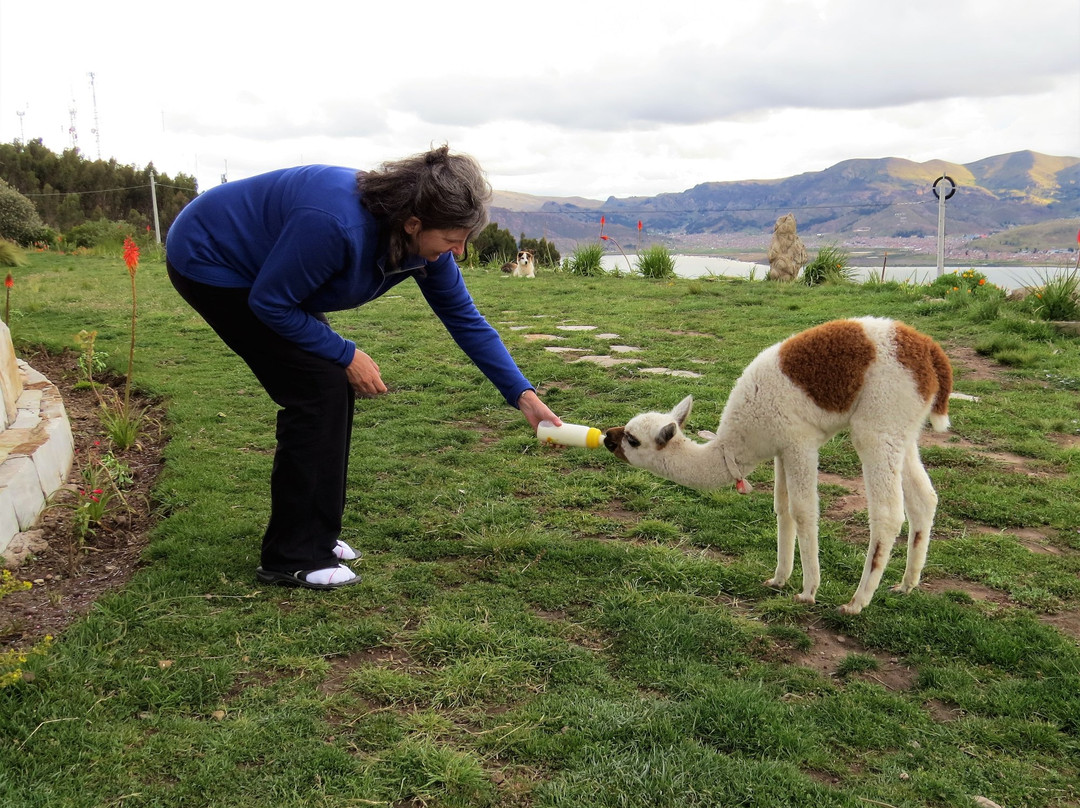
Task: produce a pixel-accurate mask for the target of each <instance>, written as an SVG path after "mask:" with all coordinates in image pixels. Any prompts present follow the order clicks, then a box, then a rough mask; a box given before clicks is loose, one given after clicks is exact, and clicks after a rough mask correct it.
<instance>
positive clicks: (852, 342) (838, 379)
mask: <svg viewBox="0 0 1080 808" xmlns="http://www.w3.org/2000/svg"><path fill="white" fill-rule="evenodd" d="M951 392H952V368H951V366H950V365H949V360H948V357H946V356H945V352H944V351H943V350H942V349H941V346H940V345H938V344H937V343H936V342H934V341H933V340H932V339H930V337H927V336H926V335H924V334H920V333H919V332H918V331H916V330H915V329H913V328H911V327H910V326H907V325H904V324H903V323H900V322H896V321H894V320H887V319H883V318H876V317H865V318H859V319H854V320H834V321H832V322H828V323H825V324H823V325H819V326H817V327H816V328H811V329H809V330H808V331H803V332H802V333H799V334H795V335H794V336H792V337H789V338H788V339H786V340H784V341H783V342H780V343H777V344H776V345H773V346H772V347H770V348H766V349H765V350H764V351H762V352H761V353H760V354H759V355H758V356H757V358H756V359H754V360H753V361H752V362H751V363H750V364H749V365H748V366H747V368H746V370H744V371H743V374H742V375H741V376H740V377H739V379H738V381H736V382H735V387H734V388H733V389H732V391H731V395H730V396H729V397H728V401H727V404H726V405H725V406H724V411H723V414H722V415H721V417H720V426H719V427H718V428H717V430H716V436H715V437H714V438H713V439H712V440H710V441H709V442H707V443H704V444H702V443H697V442H696V441H693V440H691V439H689V438H687V437H686V435H684V434H683V431H682V428H683V426H684V424H685V423H686V419H687V417H688V416H689V415H690V408H691V406H692V405H693V398H692V397H691V396H687V397H686V398H685V399H683V400H682V401H681V402H680V403H679V404H678V405H677V406H676V407H675V409H674V410H672V411H671V412H670V413H655V412H650V413H644V414H642V415H638V416H636V417H634V418H633V419H631V420H630V422H629V423H628V424H627V425H626V426H625V427H615V428H614V429H609V430H607V432H606V434H605V436H604V444H605V446H607V448H608V449H609V450H610V451H612V452H614V453H615V455H616V456H618V457H620V458H622V459H623V460H626V461H627V462H629V463H630V464H631V465H633V466H638V467H640V468H644V469H648V470H649V471H652V472H653V473H655V474H658V475H659V476H661V477H664V478H665V479H668V480H672V481H673V482H677V483H680V484H682V485H686V486H690V487H692V488H698V489H703V490H711V489H716V488H720V487H721V486H724V485H729V484H730V483H732V482H734V483H735V487H736V490H738V491H739V492H740V493H744V494H745V493H748V492H749V491H750V486H749V484H748V483H747V482H746V477H747V476H748V475H749V474H750V472H751V471H753V469H754V467H755V466H757V465H758V464H759V463H761V462H763V461H765V460H767V459H768V458H770V457H771V458H774V462H775V466H774V472H775V475H774V476H775V482H774V493H773V508H774V510H775V511H776V519H777V537H776V555H777V560H776V572H775V574H774V575H773V577H772V578H770V579H769V580H767V581H765V585H766V586H769V587H776V588H780V587H782V586H784V584H785V583H787V580H788V578H789V577H790V575H791V571H792V568H793V567H794V563H795V542H796V538H797V540H798V543H799V557H800V559H801V561H802V573H803V587H802V592H801V593H800V594H798V595H796V596H795V600H797V601H799V602H802V603H813V602H814V596H815V594H816V593H817V589H818V586H819V584H820V583H821V570H820V567H819V562H818V490H817V466H818V450H819V449H820V447H821V446H822V444H824V443H825V442H826V441H827V440H829V439H830V438H831V437H832V436H833V435H835V434H836V433H837V432H839V431H840V430H842V429H849V430H850V432H851V440H852V443H853V444H854V445H855V451H856V452H858V454H859V458H860V459H861V460H862V466H863V476H864V478H865V482H866V499H867V507H868V510H869V516H870V546H869V548H868V550H867V554H866V562H865V564H864V565H863V572H862V579H861V580H860V581H859V587H858V589H857V590H856V591H855V595H854V596H853V597H852V599H851V601H850V602H849V603H848V604H847V605H845V606H842V607H841V608H840V611H841V612H842V613H844V614H858V613H859V612H860V611H862V609H863V607H865V606H866V605H867V604H868V603H869V602H870V599H871V598H872V597H873V595H874V592H875V591H876V590H877V588H878V585H879V584H880V583H881V576H882V573H883V572H884V571H885V566H886V564H888V561H889V554H890V553H891V552H892V548H893V544H894V543H895V541H896V537H897V535H898V534H899V532H900V528H901V527H902V526H903V522H904V518H905V515H906V517H907V521H908V552H907V566H906V567H905V570H904V577H903V580H902V581H901V582H900V584H899V585H898V586H896V587H894V591H899V592H909V591H911V590H912V589H914V588H915V587H917V586H918V585H919V578H920V576H921V575H922V569H923V566H924V564H925V563H926V552H927V548H928V545H929V542H930V528H931V526H932V524H933V521H934V512H935V510H936V509H937V493H936V492H935V491H934V487H933V485H932V484H931V482H930V477H929V476H928V475H927V473H926V470H925V469H924V468H923V465H922V461H921V459H920V458H919V446H918V439H919V432H920V431H921V430H922V426H923V423H924V422H925V421H926V419H927V418H929V419H930V423H931V425H932V426H933V427H934V429H936V430H938V431H941V432H944V431H945V430H947V429H948V427H949V417H948V407H949V394H950V393H951Z"/></svg>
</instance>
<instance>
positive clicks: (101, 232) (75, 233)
mask: <svg viewBox="0 0 1080 808" xmlns="http://www.w3.org/2000/svg"><path fill="white" fill-rule="evenodd" d="M130 231H131V227H130V225H128V224H125V223H122V222H111V221H109V220H108V219H97V220H96V221H93V222H84V223H83V224H80V225H77V226H76V227H73V228H71V229H70V230H69V231H68V232H67V234H66V235H65V236H64V241H65V242H66V243H67V245H68V246H69V247H71V248H72V249H75V248H78V247H83V248H86V249H97V248H107V249H109V250H115V251H116V252H120V250H122V249H123V246H124V236H127V235H128V234H129V233H130Z"/></svg>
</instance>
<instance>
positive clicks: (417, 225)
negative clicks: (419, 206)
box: [405, 216, 424, 238]
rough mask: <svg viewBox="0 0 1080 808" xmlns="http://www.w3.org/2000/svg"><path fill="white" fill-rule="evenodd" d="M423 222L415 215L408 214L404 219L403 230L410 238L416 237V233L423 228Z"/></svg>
mask: <svg viewBox="0 0 1080 808" xmlns="http://www.w3.org/2000/svg"><path fill="white" fill-rule="evenodd" d="M423 227H424V225H423V223H422V222H421V221H420V220H419V219H417V218H416V217H415V216H410V217H409V218H408V219H406V220H405V232H406V234H408V236H409V237H410V238H416V234H417V233H419V232H420V231H421V230H422V229H423Z"/></svg>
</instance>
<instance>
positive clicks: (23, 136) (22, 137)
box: [15, 107, 26, 146]
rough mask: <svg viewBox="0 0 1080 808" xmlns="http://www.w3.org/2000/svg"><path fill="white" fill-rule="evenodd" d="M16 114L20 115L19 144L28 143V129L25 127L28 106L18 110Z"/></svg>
mask: <svg viewBox="0 0 1080 808" xmlns="http://www.w3.org/2000/svg"><path fill="white" fill-rule="evenodd" d="M15 114H16V115H18V116H19V145H20V146H25V145H26V130H25V129H24V128H23V116H24V115H25V114H26V107H23V108H22V109H20V110H16V111H15Z"/></svg>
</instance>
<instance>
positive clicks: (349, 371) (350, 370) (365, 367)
mask: <svg viewBox="0 0 1080 808" xmlns="http://www.w3.org/2000/svg"><path fill="white" fill-rule="evenodd" d="M345 376H346V377H347V378H348V379H349V384H351V385H352V386H353V390H355V391H356V394H357V395H359V396H363V397H364V398H374V397H375V396H378V395H382V394H383V393H385V392H386V385H385V384H383V380H382V376H380V375H379V366H378V365H376V364H375V361H374V360H373V359H372V358H371V357H370V356H368V355H367V354H366V353H364V352H363V351H361V350H360V349H359V348H357V349H356V353H355V354H353V358H352V362H350V363H349V366H348V367H347V368H345Z"/></svg>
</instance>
